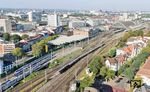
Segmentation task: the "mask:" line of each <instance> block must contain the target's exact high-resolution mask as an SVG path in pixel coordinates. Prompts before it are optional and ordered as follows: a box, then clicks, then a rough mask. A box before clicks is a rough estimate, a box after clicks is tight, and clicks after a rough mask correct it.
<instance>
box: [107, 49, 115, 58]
mask: <svg viewBox="0 0 150 92" xmlns="http://www.w3.org/2000/svg"><path fill="white" fill-rule="evenodd" d="M108 55H109V56H110V57H115V56H116V49H115V48H112V49H111V50H110V51H109V53H108Z"/></svg>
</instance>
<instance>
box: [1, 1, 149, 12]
mask: <svg viewBox="0 0 150 92" xmlns="http://www.w3.org/2000/svg"><path fill="white" fill-rule="evenodd" d="M0 2H1V3H0V8H31V9H32V8H38V9H66V10H101V9H102V10H114V11H120V10H122V11H149V10H150V6H149V4H150V0H139V1H137V0H124V1H123V0H105V1H103V0H74V1H73V0H72V1H71V0H62V1H60V0H30V1H28V0H11V1H10V0H0Z"/></svg>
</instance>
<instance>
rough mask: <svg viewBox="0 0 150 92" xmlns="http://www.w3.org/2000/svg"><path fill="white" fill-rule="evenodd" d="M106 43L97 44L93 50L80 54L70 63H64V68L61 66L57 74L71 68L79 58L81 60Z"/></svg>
mask: <svg viewBox="0 0 150 92" xmlns="http://www.w3.org/2000/svg"><path fill="white" fill-rule="evenodd" d="M104 45H105V44H104V43H102V44H101V45H100V46H97V47H95V48H92V49H91V50H89V51H88V52H86V53H84V54H82V55H80V56H79V57H77V58H75V59H74V60H73V61H71V62H69V63H68V64H66V65H64V66H63V67H62V68H60V69H59V70H58V71H57V72H56V74H61V73H64V72H65V71H67V70H68V69H69V68H71V67H72V66H73V65H74V64H76V63H77V62H78V61H79V60H81V59H82V58H84V57H85V56H87V55H88V54H91V53H92V52H94V51H96V50H97V49H99V48H101V47H103V46H104Z"/></svg>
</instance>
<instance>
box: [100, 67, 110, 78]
mask: <svg viewBox="0 0 150 92" xmlns="http://www.w3.org/2000/svg"><path fill="white" fill-rule="evenodd" d="M107 71H108V69H107V67H105V66H103V67H102V68H101V69H100V75H101V76H103V77H106V76H107Z"/></svg>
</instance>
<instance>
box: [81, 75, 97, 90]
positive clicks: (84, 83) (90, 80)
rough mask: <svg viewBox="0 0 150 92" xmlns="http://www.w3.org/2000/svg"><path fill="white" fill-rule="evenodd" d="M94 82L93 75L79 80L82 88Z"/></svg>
mask: <svg viewBox="0 0 150 92" xmlns="http://www.w3.org/2000/svg"><path fill="white" fill-rule="evenodd" d="M93 83H94V77H93V76H92V77H85V78H84V79H83V80H81V81H80V89H81V90H83V89H84V88H85V87H89V86H92V84H93Z"/></svg>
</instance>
